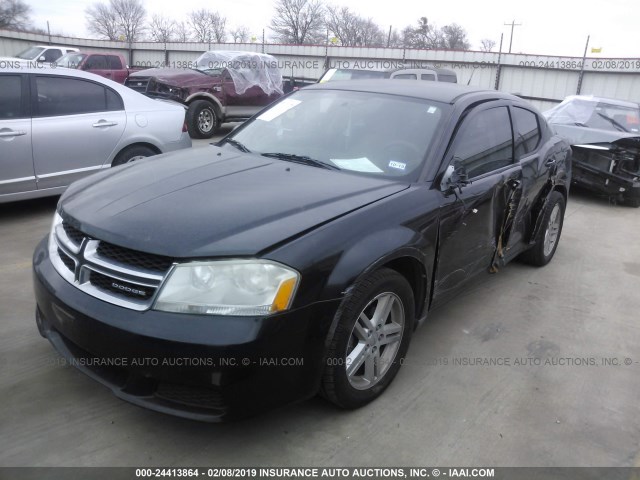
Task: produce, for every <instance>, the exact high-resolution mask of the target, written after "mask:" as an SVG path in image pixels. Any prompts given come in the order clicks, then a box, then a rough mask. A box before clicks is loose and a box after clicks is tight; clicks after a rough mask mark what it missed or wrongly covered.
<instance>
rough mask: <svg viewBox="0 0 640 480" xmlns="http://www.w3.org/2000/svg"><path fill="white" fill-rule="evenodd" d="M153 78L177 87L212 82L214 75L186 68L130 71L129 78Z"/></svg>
mask: <svg viewBox="0 0 640 480" xmlns="http://www.w3.org/2000/svg"><path fill="white" fill-rule="evenodd" d="M148 77H151V78H154V79H155V80H156V81H157V82H160V83H164V84H166V85H173V86H177V87H187V86H189V85H196V84H198V85H199V84H201V83H202V82H212V81H213V80H214V77H211V76H209V75H207V74H206V73H202V72H199V71H198V70H193V69H188V68H183V69H180V68H150V69H147V70H142V71H139V72H135V73H132V74H131V75H129V78H131V79H133V80H135V79H136V78H148Z"/></svg>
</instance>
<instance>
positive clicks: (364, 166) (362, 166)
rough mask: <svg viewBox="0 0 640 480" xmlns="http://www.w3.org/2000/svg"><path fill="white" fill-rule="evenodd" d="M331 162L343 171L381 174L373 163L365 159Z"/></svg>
mask: <svg viewBox="0 0 640 480" xmlns="http://www.w3.org/2000/svg"><path fill="white" fill-rule="evenodd" d="M331 161H332V162H333V163H334V164H335V165H336V166H337V167H340V168H341V169H343V170H351V171H353V172H366V173H382V170H380V169H379V168H378V167H377V166H376V164H375V163H373V162H372V161H371V160H369V159H368V158H367V157H362V158H348V159H333V158H332V159H331Z"/></svg>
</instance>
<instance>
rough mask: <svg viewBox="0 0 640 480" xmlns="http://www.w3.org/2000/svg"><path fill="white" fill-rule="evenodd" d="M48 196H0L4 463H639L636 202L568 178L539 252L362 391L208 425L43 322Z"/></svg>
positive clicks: (450, 311) (441, 313)
mask: <svg viewBox="0 0 640 480" xmlns="http://www.w3.org/2000/svg"><path fill="white" fill-rule="evenodd" d="M207 143H208V141H199V142H195V143H194V145H195V146H196V147H197V148H200V147H202V146H204V148H206V144H207ZM56 202H57V199H56V198H52V199H42V200H38V201H28V202H21V203H14V204H8V205H0V241H1V245H2V248H1V249H0V328H1V335H0V398H1V399H2V408H0V426H1V427H0V431H1V434H0V465H1V466H165V467H171V466H223V465H224V466H267V465H269V466H309V465H315V466H403V465H408V466H417V465H425V466H428V465H439V466H461V465H468V466H482V465H486V466H575V465H580V466H633V465H639V463H638V461H639V458H640V457H639V451H640V376H639V372H640V315H639V313H638V312H639V311H640V295H639V291H640V288H639V287H640V241H638V239H639V238H640V210H637V209H632V208H628V207H622V206H611V205H609V204H608V203H607V202H606V201H605V200H601V199H598V198H595V197H593V196H591V195H590V194H588V193H584V192H574V194H573V195H572V197H571V199H570V202H569V205H568V210H567V215H566V220H565V226H564V232H563V235H562V239H561V242H560V246H559V249H558V251H557V254H556V257H555V259H554V260H553V262H552V263H551V264H550V265H548V266H547V267H545V268H532V267H529V266H526V265H522V264H519V263H513V264H511V265H509V266H508V267H507V268H505V269H503V270H502V271H500V272H499V273H498V274H496V275H492V276H489V275H487V276H486V277H485V278H483V279H482V281H481V282H478V283H477V284H476V285H475V286H474V287H472V288H470V289H468V290H466V291H465V292H464V293H463V294H461V295H460V296H459V298H458V299H457V300H456V301H454V302H451V303H449V304H448V305H446V306H445V307H443V308H441V309H439V310H437V311H435V312H433V313H432V314H431V316H430V319H429V321H428V322H427V324H425V325H424V326H423V327H421V328H420V329H419V330H418V331H417V332H416V334H415V335H414V337H413V341H412V344H411V348H410V350H409V355H408V358H407V361H406V364H405V365H404V367H403V368H402V369H401V370H400V373H399V375H398V377H397V378H396V380H395V381H394V382H393V384H392V385H391V387H390V388H389V389H388V390H387V392H385V394H384V395H383V396H382V397H381V398H380V399H379V400H377V401H376V402H374V403H372V404H370V405H368V406H367V407H365V408H362V409H360V410H357V411H340V410H337V409H336V408H334V407H333V406H331V405H330V404H328V403H327V402H325V401H323V400H321V399H319V398H316V399H313V400H311V401H308V402H305V403H302V404H298V405H294V406H290V407H287V408H283V409H281V410H278V411H275V412H272V413H269V414H266V415H262V416H260V417H257V418H253V419H249V420H246V421H242V422H238V423H231V424H223V425H215V424H214V425H211V424H202V423H196V422H192V421H187V420H182V419H178V418H173V417H170V416H165V415H162V414H159V413H155V412H152V411H148V410H145V409H142V408H139V407H136V406H133V405H130V404H128V403H125V402H123V401H121V400H119V399H117V398H116V397H114V396H113V395H112V394H111V393H110V391H109V390H107V389H106V388H105V387H103V386H101V385H99V384H98V383H96V382H94V381H93V380H91V379H89V378H88V377H85V376H84V375H83V374H81V373H79V372H78V371H76V370H75V369H73V368H72V367H69V366H62V365H60V363H59V356H58V355H57V353H55V351H54V350H53V348H52V347H51V345H50V344H49V342H48V341H46V340H44V339H43V338H41V337H40V335H39V334H38V332H37V329H36V325H35V320H34V310H35V303H34V298H33V293H32V287H31V254H32V252H33V249H34V247H35V245H36V243H37V242H39V241H40V239H41V238H42V237H43V236H44V235H45V234H46V233H47V232H48V230H49V226H50V222H51V217H52V214H53V211H54V208H55V205H56ZM627 359H628V360H627ZM616 363H617V364H618V365H616ZM625 363H628V364H625ZM256 401H260V399H256Z"/></svg>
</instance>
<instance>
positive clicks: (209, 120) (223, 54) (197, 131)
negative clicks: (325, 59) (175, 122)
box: [125, 51, 283, 138]
mask: <svg viewBox="0 0 640 480" xmlns="http://www.w3.org/2000/svg"><path fill="white" fill-rule="evenodd" d="M185 66H189V67H193V68H152V69H149V70H143V71H141V72H138V73H132V74H131V75H130V76H129V79H128V80H127V81H126V82H125V85H127V86H128V87H131V88H132V89H134V90H136V91H138V92H140V93H144V94H145V95H148V96H150V97H158V98H168V99H171V100H175V101H177V102H181V103H183V104H184V105H186V106H187V107H188V110H187V126H188V128H189V134H190V135H191V137H192V138H211V137H212V136H213V135H214V134H215V133H216V131H217V129H218V127H219V126H220V124H221V123H224V122H233V121H239V120H246V119H247V118H249V117H251V116H252V115H254V114H255V113H257V112H258V111H260V110H261V109H262V108H264V107H265V106H267V105H268V104H270V103H271V102H273V101H275V100H277V99H278V98H280V97H281V96H282V95H283V86H282V74H281V73H280V69H279V68H278V62H277V60H276V59H275V58H274V57H272V56H271V55H266V54H262V53H254V52H228V51H211V52H205V53H203V54H202V55H201V56H200V57H199V58H198V59H197V60H196V61H195V62H193V64H191V63H188V62H185Z"/></svg>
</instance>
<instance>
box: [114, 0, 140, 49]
mask: <svg viewBox="0 0 640 480" xmlns="http://www.w3.org/2000/svg"><path fill="white" fill-rule="evenodd" d="M110 4H111V9H112V10H113V11H114V13H115V14H116V18H117V19H118V26H119V27H120V31H121V33H122V35H123V36H124V39H125V40H126V41H127V42H134V41H135V40H137V38H138V37H139V36H140V34H141V33H142V32H143V31H144V18H145V16H146V14H147V12H146V10H145V9H144V6H143V5H142V1H141V0H111V1H110Z"/></svg>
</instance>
